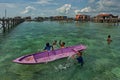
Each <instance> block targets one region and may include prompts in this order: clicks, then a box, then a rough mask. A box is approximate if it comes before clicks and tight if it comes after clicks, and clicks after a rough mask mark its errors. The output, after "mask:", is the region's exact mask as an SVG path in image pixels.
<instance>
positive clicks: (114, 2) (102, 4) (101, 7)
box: [74, 0, 120, 14]
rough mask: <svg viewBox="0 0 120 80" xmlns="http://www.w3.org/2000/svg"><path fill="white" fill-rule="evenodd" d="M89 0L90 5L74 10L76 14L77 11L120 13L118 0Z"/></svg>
mask: <svg viewBox="0 0 120 80" xmlns="http://www.w3.org/2000/svg"><path fill="white" fill-rule="evenodd" d="M94 1H95V0H90V1H89V2H91V3H89V4H90V5H89V6H88V7H84V8H82V9H80V10H75V11H74V12H75V13H76V14H78V13H92V14H95V13H116V14H119V13H120V9H119V7H120V5H119V4H120V2H119V0H99V1H95V2H94Z"/></svg>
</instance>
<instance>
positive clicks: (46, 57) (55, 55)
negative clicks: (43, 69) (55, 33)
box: [13, 45, 86, 64]
mask: <svg viewBox="0 0 120 80" xmlns="http://www.w3.org/2000/svg"><path fill="white" fill-rule="evenodd" d="M85 49H86V46H84V45H77V46H70V47H66V48H60V49H57V50H51V51H44V52H37V53H34V54H29V55H25V56H22V57H19V58H17V59H15V60H13V62H16V63H21V64H38V63H47V62H51V61H54V60H57V59H60V58H65V57H69V56H72V55H74V54H76V52H77V51H83V50H85Z"/></svg>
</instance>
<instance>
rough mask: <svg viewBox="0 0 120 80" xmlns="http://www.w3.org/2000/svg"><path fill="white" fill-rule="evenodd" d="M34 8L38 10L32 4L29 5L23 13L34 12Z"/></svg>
mask: <svg viewBox="0 0 120 80" xmlns="http://www.w3.org/2000/svg"><path fill="white" fill-rule="evenodd" d="M33 10H36V9H35V8H34V7H32V6H27V7H26V8H25V10H24V11H22V12H21V14H28V13H30V12H32V11H33Z"/></svg>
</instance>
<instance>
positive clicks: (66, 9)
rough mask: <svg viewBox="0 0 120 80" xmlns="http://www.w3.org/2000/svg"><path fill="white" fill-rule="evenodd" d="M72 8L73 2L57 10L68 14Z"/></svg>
mask: <svg viewBox="0 0 120 80" xmlns="http://www.w3.org/2000/svg"><path fill="white" fill-rule="evenodd" d="M70 10H71V4H65V5H63V6H62V7H60V8H58V9H57V11H58V12H59V13H62V14H68V12H69V11H70Z"/></svg>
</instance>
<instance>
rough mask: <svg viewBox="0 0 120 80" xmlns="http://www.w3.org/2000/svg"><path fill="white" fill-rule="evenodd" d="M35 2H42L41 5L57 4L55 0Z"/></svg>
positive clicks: (38, 2)
mask: <svg viewBox="0 0 120 80" xmlns="http://www.w3.org/2000/svg"><path fill="white" fill-rule="evenodd" d="M35 4H41V5H46V4H55V5H56V4H57V3H54V2H53V0H38V1H37V2H35Z"/></svg>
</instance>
